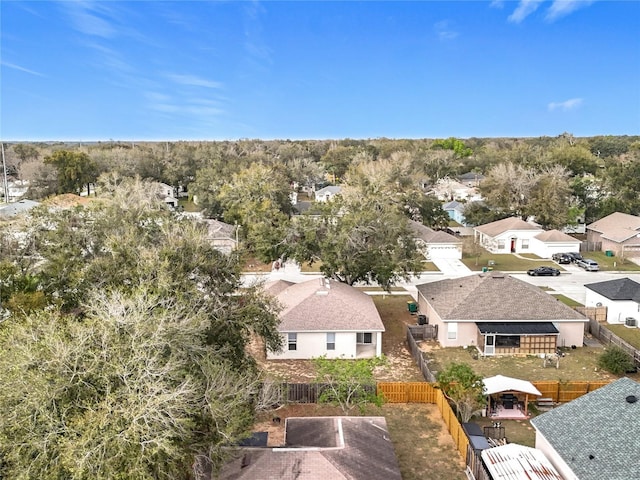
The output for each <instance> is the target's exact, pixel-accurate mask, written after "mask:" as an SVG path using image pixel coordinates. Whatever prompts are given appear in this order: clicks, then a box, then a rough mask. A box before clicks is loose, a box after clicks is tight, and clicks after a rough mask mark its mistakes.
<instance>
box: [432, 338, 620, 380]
mask: <svg viewBox="0 0 640 480" xmlns="http://www.w3.org/2000/svg"><path fill="white" fill-rule="evenodd" d="M424 343H427V344H429V348H424V350H425V351H427V355H428V357H429V358H430V359H431V360H432V363H430V365H429V367H430V368H431V369H432V370H435V371H442V369H444V368H446V367H447V366H448V365H450V364H451V363H454V362H455V363H466V364H468V365H470V366H471V367H472V368H473V370H474V371H475V372H476V373H478V374H479V375H482V376H483V377H492V376H494V375H505V376H507V377H515V378H522V379H524V380H529V381H544V380H561V381H569V380H574V381H607V380H614V379H616V378H617V377H616V376H615V375H612V374H610V373H608V372H606V371H604V370H602V369H600V368H599V367H598V365H597V361H598V357H599V356H600V354H601V353H602V352H603V349H602V348H596V347H581V348H577V349H575V350H571V349H568V350H567V351H566V352H565V356H564V357H562V358H561V359H560V368H559V369H555V368H551V367H547V368H543V366H542V359H541V358H539V357H536V356H533V355H531V356H526V357H478V359H474V358H473V357H472V356H471V352H472V349H471V348H469V349H464V348H442V347H440V346H439V345H438V344H436V343H435V342H423V344H424Z"/></svg>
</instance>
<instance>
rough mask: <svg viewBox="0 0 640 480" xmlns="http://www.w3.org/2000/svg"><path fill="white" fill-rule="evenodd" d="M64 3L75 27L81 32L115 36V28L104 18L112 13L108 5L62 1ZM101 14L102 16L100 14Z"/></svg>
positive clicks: (104, 36)
mask: <svg viewBox="0 0 640 480" xmlns="http://www.w3.org/2000/svg"><path fill="white" fill-rule="evenodd" d="M62 5H63V6H64V7H65V8H66V11H67V14H68V15H69V17H70V18H71V23H72V24H73V27H74V28H75V29H76V30H78V31H79V32H82V33H84V34H86V35H94V36H97V37H102V38H112V37H113V36H115V34H116V30H115V28H114V27H113V26H112V25H111V22H110V21H108V20H107V19H106V18H104V17H106V16H109V14H110V11H109V9H108V7H107V6H106V5H103V4H101V3H94V2H62ZM99 14H100V15H102V16H98V15H99Z"/></svg>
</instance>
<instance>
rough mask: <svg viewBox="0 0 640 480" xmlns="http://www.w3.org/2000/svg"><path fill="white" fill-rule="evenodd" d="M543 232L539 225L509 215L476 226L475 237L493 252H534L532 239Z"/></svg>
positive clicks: (477, 241)
mask: <svg viewBox="0 0 640 480" xmlns="http://www.w3.org/2000/svg"><path fill="white" fill-rule="evenodd" d="M542 232H544V230H543V229H542V228H541V227H539V226H538V225H534V224H532V223H528V222H525V221H524V220H522V219H520V218H518V217H508V218H503V219H502V220H497V221H495V222H491V223H485V224H484V225H479V226H477V227H474V228H473V238H474V241H475V242H476V243H478V244H480V245H481V246H482V247H484V248H486V249H487V250H488V251H490V252H491V253H532V252H531V240H532V239H533V238H534V237H535V236H537V235H539V234H540V233H542Z"/></svg>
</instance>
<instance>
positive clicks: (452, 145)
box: [432, 137, 473, 158]
mask: <svg viewBox="0 0 640 480" xmlns="http://www.w3.org/2000/svg"><path fill="white" fill-rule="evenodd" d="M432 148H436V149H437V148H440V149H443V150H452V151H453V152H454V154H455V156H456V157H457V158H463V157H469V156H471V155H473V151H472V150H471V149H470V148H468V147H466V146H465V144H464V142H463V141H462V140H458V139H457V138H454V137H449V138H447V139H444V140H442V139H439V140H434V141H433V145H432Z"/></svg>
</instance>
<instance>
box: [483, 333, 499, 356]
mask: <svg viewBox="0 0 640 480" xmlns="http://www.w3.org/2000/svg"><path fill="white" fill-rule="evenodd" d="M495 353H496V336H495V335H487V336H485V337H484V354H485V355H495Z"/></svg>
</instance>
